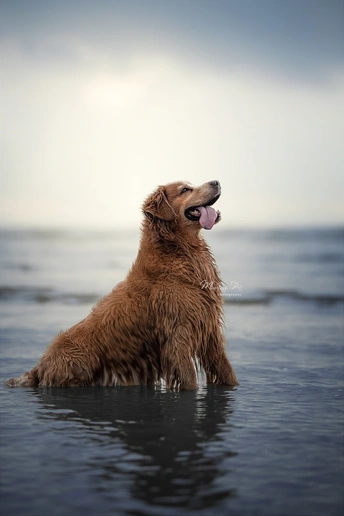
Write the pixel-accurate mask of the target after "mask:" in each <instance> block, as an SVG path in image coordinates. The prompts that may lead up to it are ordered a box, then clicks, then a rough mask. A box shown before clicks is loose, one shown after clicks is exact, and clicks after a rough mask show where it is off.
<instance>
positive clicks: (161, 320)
mask: <svg viewBox="0 0 344 516" xmlns="http://www.w3.org/2000/svg"><path fill="white" fill-rule="evenodd" d="M220 194H221V188H220V184H219V182H218V181H209V182H208V183H205V184H203V185H202V186H199V187H195V186H193V185H191V184H189V183H185V182H176V183H170V184H168V185H165V186H160V187H158V188H157V190H156V191H155V192H153V194H151V195H150V196H149V197H148V198H147V200H146V201H145V203H144V204H143V208H142V209H143V214H144V221H143V225H142V236H141V243H140V248H139V252H138V255H137V258H136V261H135V263H134V265H133V266H132V268H131V270H130V271H129V273H128V275H127V277H126V279H125V280H124V281H122V282H121V283H119V284H118V285H117V286H116V287H115V288H114V289H113V290H112V292H111V293H110V294H108V295H107V296H105V297H104V298H103V299H101V300H100V301H99V303H98V304H97V305H96V306H95V307H94V308H93V310H92V311H91V313H90V314H89V315H88V316H87V317H86V318H85V319H83V320H82V321H81V322H79V323H78V324H76V325H75V326H73V327H72V328H70V329H68V330H67V331H65V332H63V333H60V334H59V335H57V337H55V339H54V340H53V341H52V343H51V344H50V346H49V347H48V348H47V350H46V352H45V353H44V355H43V356H42V358H41V360H40V361H39V363H38V364H37V365H36V367H34V368H33V369H32V370H31V371H30V372H27V373H24V374H23V375H22V376H20V377H19V378H12V379H10V380H8V381H7V382H6V384H7V385H8V386H11V387H16V386H25V387H43V386H48V387H49V386H51V387H52V386H58V387H66V386H92V385H93V386H94V385H102V386H107V385H108V386H113V385H135V384H145V385H149V384H151V385H152V384H158V383H160V382H161V381H164V382H165V383H166V387H167V388H169V389H176V388H181V389H196V388H197V386H198V385H197V372H198V370H199V369H202V370H203V371H204V372H205V375H206V379H207V382H208V383H218V384H225V385H237V384H238V381H237V379H236V376H235V373H234V371H233V368H232V366H231V364H230V362H229V360H228V358H227V356H226V353H225V339H224V335H223V318H222V309H223V299H222V291H221V285H222V282H221V279H220V276H219V272H218V269H217V266H216V263H215V261H214V258H213V256H212V254H211V251H210V249H209V247H208V246H207V244H206V242H205V241H204V239H203V238H202V236H201V235H200V230H201V229H202V228H204V229H208V230H209V229H211V228H212V227H213V226H214V224H216V223H218V222H219V221H220V219H221V215H220V212H219V211H216V210H215V209H214V208H213V204H215V202H216V201H217V200H218V198H219V197H220ZM207 285H211V288H207V287H206V286H207Z"/></svg>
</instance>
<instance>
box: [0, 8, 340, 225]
mask: <svg viewBox="0 0 344 516" xmlns="http://www.w3.org/2000/svg"><path fill="white" fill-rule="evenodd" d="M343 20H344V17H343V1H342V0H97V2H95V1H94V0H73V1H70V0H59V1H58V2H57V1H54V0H30V1H27V0H0V58H1V62H0V88H1V91H0V109H1V111H0V116H1V118H0V121H1V125H0V130H1V134H0V225H1V226H2V227H90V228H96V227H99V228H114V229H121V228H127V227H137V226H138V225H139V223H140V220H141V218H142V214H141V205H142V203H143V201H144V199H145V198H146V197H147V196H148V195H149V193H150V192H151V191H153V190H154V189H155V188H156V186H158V185H160V184H165V183H168V182H172V181H178V180H187V181H190V182H191V183H194V184H196V185H199V184H201V183H204V182H205V181H209V180H212V179H217V180H219V181H220V182H221V185H222V197H221V199H220V200H219V201H218V203H217V205H216V207H217V208H218V209H220V210H221V212H222V222H221V225H222V226H223V227H224V226H226V227H235V228H236V227H290V226H314V225H331V224H341V223H343V218H344V217H343V216H344V174H343V168H344V137H343V135H344V55H343V49H344V22H343Z"/></svg>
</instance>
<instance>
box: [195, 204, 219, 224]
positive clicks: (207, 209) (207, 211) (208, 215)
mask: <svg viewBox="0 0 344 516" xmlns="http://www.w3.org/2000/svg"><path fill="white" fill-rule="evenodd" d="M197 209H198V211H199V212H200V214H201V216H200V218H199V223H200V224H201V226H202V228H204V229H211V228H212V227H213V225H214V224H215V220H216V218H217V212H216V211H215V210H214V208H212V207H211V206H198V207H197Z"/></svg>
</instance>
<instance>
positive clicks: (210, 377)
mask: <svg viewBox="0 0 344 516" xmlns="http://www.w3.org/2000/svg"><path fill="white" fill-rule="evenodd" d="M200 363H201V366H202V367H203V369H204V371H205V373H206V376H207V382H208V383H218V384H223V385H239V382H238V380H237V377H236V376H235V372H234V369H233V367H232V365H231V363H230V361H229V360H228V358H227V355H226V352H225V346H224V337H223V335H222V333H221V334H217V335H213V336H212V337H211V338H210V339H209V342H208V344H207V346H206V349H205V353H203V355H202V356H200Z"/></svg>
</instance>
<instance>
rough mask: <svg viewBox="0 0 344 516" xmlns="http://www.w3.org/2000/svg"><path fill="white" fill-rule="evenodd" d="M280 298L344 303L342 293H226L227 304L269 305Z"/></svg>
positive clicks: (272, 291)
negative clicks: (237, 294) (235, 294)
mask: <svg viewBox="0 0 344 516" xmlns="http://www.w3.org/2000/svg"><path fill="white" fill-rule="evenodd" d="M280 299H287V300H289V301H298V302H300V301H301V302H306V303H315V304H317V305H336V304H338V303H344V296H341V295H336V294H306V293H303V292H299V291H297V290H266V291H262V292H261V293H259V294H257V295H252V296H245V295H244V294H243V295H241V296H231V295H224V302H225V303H226V304H238V305H269V304H271V303H273V302H274V301H277V300H280Z"/></svg>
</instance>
